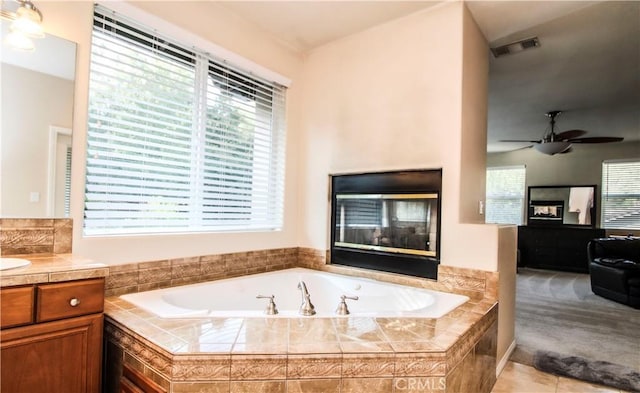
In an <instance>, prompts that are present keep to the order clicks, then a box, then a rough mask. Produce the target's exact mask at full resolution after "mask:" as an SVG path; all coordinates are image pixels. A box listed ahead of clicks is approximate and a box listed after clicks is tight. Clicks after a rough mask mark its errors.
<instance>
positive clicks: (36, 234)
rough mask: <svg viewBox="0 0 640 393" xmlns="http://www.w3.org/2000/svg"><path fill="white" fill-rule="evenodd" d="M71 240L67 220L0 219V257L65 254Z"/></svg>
mask: <svg viewBox="0 0 640 393" xmlns="http://www.w3.org/2000/svg"><path fill="white" fill-rule="evenodd" d="M72 238H73V220H72V219H70V218H27V219H24V218H20V219H18V218H2V219H0V255H4V256H9V255H19V254H67V253H70V252H71V246H72Z"/></svg>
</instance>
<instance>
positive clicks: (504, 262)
mask: <svg viewBox="0 0 640 393" xmlns="http://www.w3.org/2000/svg"><path fill="white" fill-rule="evenodd" d="M517 236H518V230H517V227H516V226H515V225H504V226H500V229H499V235H498V244H499V247H498V271H499V272H500V277H499V281H498V302H499V308H498V348H497V352H498V356H497V358H498V362H499V363H498V368H499V370H498V371H500V370H501V368H502V367H504V366H505V365H506V361H507V359H508V357H509V356H510V355H511V351H513V349H515V338H516V336H515V320H516V258H517V254H516V253H517V244H516V238H517Z"/></svg>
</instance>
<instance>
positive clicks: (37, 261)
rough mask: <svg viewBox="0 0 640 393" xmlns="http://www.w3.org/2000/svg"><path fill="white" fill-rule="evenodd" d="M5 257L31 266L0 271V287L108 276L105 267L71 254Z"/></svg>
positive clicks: (107, 270) (107, 269)
mask: <svg viewBox="0 0 640 393" xmlns="http://www.w3.org/2000/svg"><path fill="white" fill-rule="evenodd" d="M6 257H7V258H23V259H28V260H30V261H31V265H29V266H25V267H21V268H16V269H8V270H0V287H8V286H14V285H27V284H39V283H47V282H61V281H71V280H82V279H85V278H98V277H106V276H108V275H109V268H108V267H107V265H105V264H103V263H96V262H94V261H92V260H90V259H87V258H83V257H80V256H77V255H73V254H28V255H27V254H25V255H11V256H6Z"/></svg>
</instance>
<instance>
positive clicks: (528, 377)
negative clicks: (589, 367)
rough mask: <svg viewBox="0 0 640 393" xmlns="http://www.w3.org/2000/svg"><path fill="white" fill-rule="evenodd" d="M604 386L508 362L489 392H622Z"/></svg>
mask: <svg viewBox="0 0 640 393" xmlns="http://www.w3.org/2000/svg"><path fill="white" fill-rule="evenodd" d="M622 392H624V391H622V390H619V389H614V388H609V387H606V386H599V385H593V384H590V383H587V382H583V381H578V380H575V379H570V378H564V377H557V376H555V375H552V374H547V373H543V372H541V371H538V370H536V369H535V368H533V367H530V366H525V365H524V364H520V363H514V362H509V363H507V365H506V366H505V368H504V370H502V373H501V374H500V376H499V377H498V380H497V382H496V384H495V385H494V387H493V390H492V391H491V393H622Z"/></svg>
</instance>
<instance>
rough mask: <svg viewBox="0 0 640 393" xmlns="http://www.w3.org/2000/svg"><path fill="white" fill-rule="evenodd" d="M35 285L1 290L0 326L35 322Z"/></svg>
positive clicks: (5, 326) (6, 326)
mask: <svg viewBox="0 0 640 393" xmlns="http://www.w3.org/2000/svg"><path fill="white" fill-rule="evenodd" d="M33 289H34V288H33V286H28V287H18V288H6V289H2V290H0V300H1V305H0V327H2V328H3V329H4V328H8V327H13V326H21V325H28V324H31V323H33V293H34V290H33Z"/></svg>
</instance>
